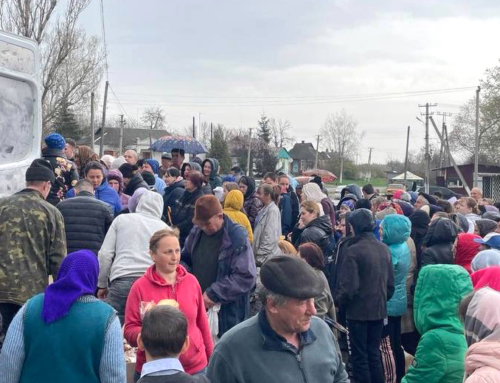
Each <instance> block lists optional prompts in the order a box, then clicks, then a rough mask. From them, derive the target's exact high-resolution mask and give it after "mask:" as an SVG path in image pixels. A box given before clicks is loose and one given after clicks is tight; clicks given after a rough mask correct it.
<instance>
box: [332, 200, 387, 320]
mask: <svg viewBox="0 0 500 383" xmlns="http://www.w3.org/2000/svg"><path fill="white" fill-rule="evenodd" d="M348 221H349V223H350V224H351V225H352V227H353V229H354V233H355V236H354V237H353V238H351V239H350V240H349V246H348V248H347V254H346V258H345V260H344V264H343V267H342V273H341V275H340V280H339V291H338V294H337V302H336V303H337V304H338V305H339V306H340V307H341V308H342V310H344V311H345V312H346V317H347V319H351V320H358V321H374V320H382V319H384V318H385V317H386V316H387V301H388V300H389V299H390V298H391V297H392V295H393V294H394V272H393V269H392V260H391V253H390V251H389V248H388V247H387V246H386V245H385V244H383V243H382V242H380V241H378V240H377V239H376V238H375V236H374V235H373V232H372V231H373V226H374V222H373V216H372V214H371V212H370V211H369V210H367V209H359V210H357V211H355V212H353V213H352V214H351V215H350V216H349V220H348Z"/></svg>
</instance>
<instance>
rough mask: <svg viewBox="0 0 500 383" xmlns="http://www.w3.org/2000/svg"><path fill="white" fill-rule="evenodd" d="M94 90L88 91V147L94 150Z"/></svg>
mask: <svg viewBox="0 0 500 383" xmlns="http://www.w3.org/2000/svg"><path fill="white" fill-rule="evenodd" d="M94 97H95V94H94V92H92V93H90V142H91V143H90V148H91V149H92V150H94V141H95V129H94V119H95V116H94Z"/></svg>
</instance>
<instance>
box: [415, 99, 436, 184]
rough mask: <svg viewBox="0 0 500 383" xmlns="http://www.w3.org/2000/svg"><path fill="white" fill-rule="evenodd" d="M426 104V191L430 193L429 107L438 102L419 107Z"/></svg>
mask: <svg viewBox="0 0 500 383" xmlns="http://www.w3.org/2000/svg"><path fill="white" fill-rule="evenodd" d="M424 106H425V192H426V193H429V184H430V178H431V155H430V153H429V108H430V107H433V106H437V104H429V103H428V102H427V103H426V104H425V105H419V107H424Z"/></svg>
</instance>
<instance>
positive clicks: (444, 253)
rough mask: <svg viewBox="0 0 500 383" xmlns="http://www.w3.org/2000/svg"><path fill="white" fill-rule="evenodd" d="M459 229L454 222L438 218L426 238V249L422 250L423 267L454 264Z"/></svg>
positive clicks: (430, 227)
mask: <svg viewBox="0 0 500 383" xmlns="http://www.w3.org/2000/svg"><path fill="white" fill-rule="evenodd" d="M458 233H459V229H458V227H457V225H455V224H454V223H453V221H452V220H450V219H448V218H438V219H436V220H435V221H433V222H432V223H431V225H430V226H429V231H428V232H427V234H426V236H425V238H424V246H425V249H424V250H422V256H421V267H424V266H426V265H435V264H441V263H443V264H453V263H454V256H453V249H452V247H453V243H454V242H455V239H456V238H457V235H458Z"/></svg>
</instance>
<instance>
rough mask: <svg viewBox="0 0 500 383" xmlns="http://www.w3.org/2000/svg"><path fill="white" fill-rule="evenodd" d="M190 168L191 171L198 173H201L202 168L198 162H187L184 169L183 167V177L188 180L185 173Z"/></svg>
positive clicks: (183, 166)
mask: <svg viewBox="0 0 500 383" xmlns="http://www.w3.org/2000/svg"><path fill="white" fill-rule="evenodd" d="M188 166H189V168H190V170H196V171H199V172H200V173H201V166H200V164H199V163H198V162H194V161H191V162H185V163H183V164H182V167H181V177H182V178H184V179H186V177H185V174H184V173H185V172H186V167H188Z"/></svg>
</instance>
